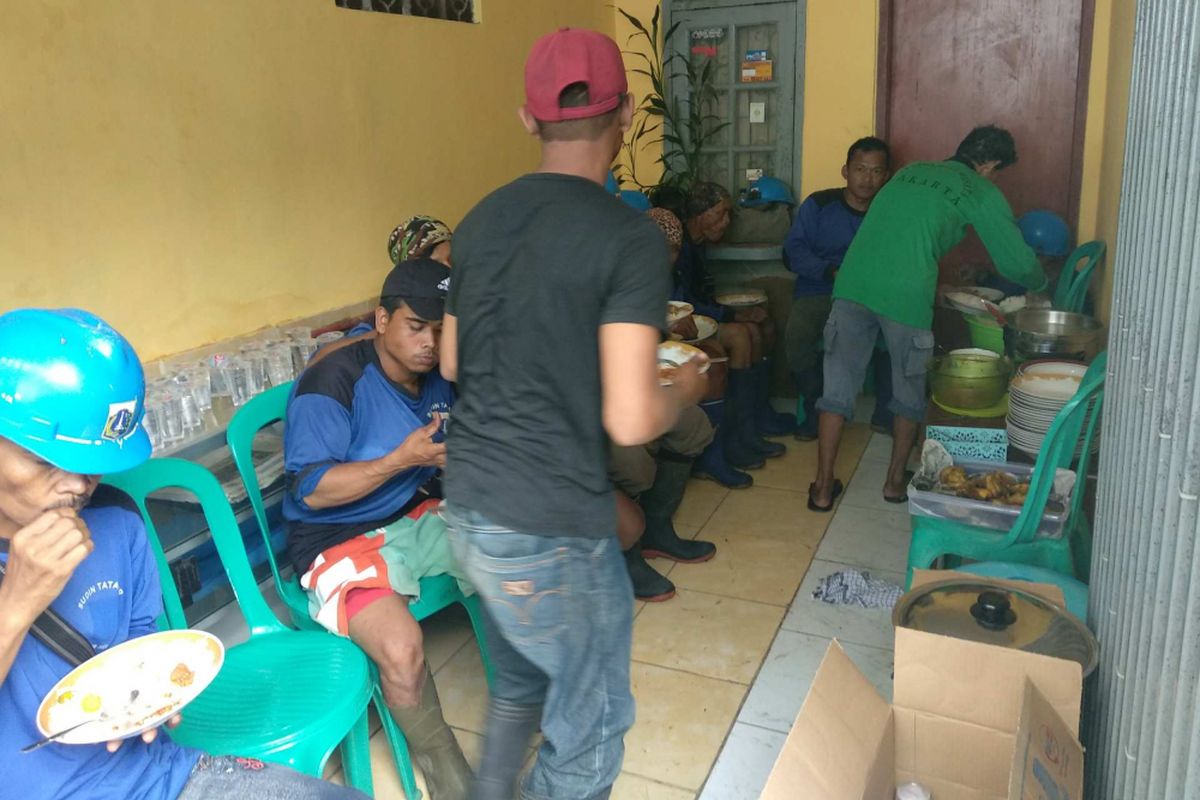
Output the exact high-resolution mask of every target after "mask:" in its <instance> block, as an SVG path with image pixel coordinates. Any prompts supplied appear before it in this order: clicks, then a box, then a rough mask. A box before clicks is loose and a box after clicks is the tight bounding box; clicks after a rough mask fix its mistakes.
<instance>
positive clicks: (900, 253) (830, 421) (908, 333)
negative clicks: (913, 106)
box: [808, 126, 1046, 511]
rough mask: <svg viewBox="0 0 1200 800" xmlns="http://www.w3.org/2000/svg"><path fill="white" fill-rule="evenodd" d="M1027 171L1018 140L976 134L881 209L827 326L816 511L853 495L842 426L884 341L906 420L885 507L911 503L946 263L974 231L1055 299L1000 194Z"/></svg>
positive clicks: (869, 222)
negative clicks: (907, 476)
mask: <svg viewBox="0 0 1200 800" xmlns="http://www.w3.org/2000/svg"><path fill="white" fill-rule="evenodd" d="M1016 160H1017V149H1016V145H1015V144H1014V143H1013V137H1012V134H1010V133H1009V132H1008V131H1006V130H1004V129H1002V128H996V127H993V126H987V127H983V128H976V129H975V130H973V131H971V132H970V133H969V134H968V135H967V138H965V139H963V140H962V143H961V144H959V146H958V150H957V152H955V154H954V157H953V158H951V159H949V160H947V161H936V162H935V161H918V162H915V163H913V164H909V165H908V166H907V167H905V168H904V169H902V170H900V171H899V172H898V173H896V176H895V177H894V178H892V180H891V181H889V182H888V184H887V185H886V186H884V187H883V189H882V190H881V191H880V192H879V194H878V195H877V196H876V197H875V200H874V202H872V204H871V210H870V211H869V212H868V213H867V217H866V219H865V220H863V224H862V227H861V228H859V230H858V234H857V235H856V236H855V237H854V241H853V242H852V243H851V245H850V249H849V250H848V251H847V252H846V258H845V260H844V261H843V262H842V268H841V270H840V271H839V273H838V276H837V282H836V283H835V284H834V287H833V308H832V310H831V311H830V314H829V321H828V322H827V323H826V324H825V334H824V336H825V389H824V394H823V396H822V397H821V399H820V401H819V402H818V403H817V410H818V411H820V412H821V416H820V423H819V432H818V459H819V464H818V469H817V479H816V481H815V482H813V484H812V485H811V486H810V487H809V490H808V507H809V508H810V509H811V510H813V511H829V510H831V509H832V508H833V504H834V500H835V499H836V498H837V496H838V495H839V494H841V491H842V484H841V481H839V480H837V479H836V478H834V476H833V468H834V464H835V463H836V461H837V451H838V443H839V441H840V439H841V436H842V427H843V426H844V425H845V422H846V420H847V419H849V418H851V417H852V416H853V415H854V401H855V399H856V397H857V396H858V392H859V389H861V388H862V383H863V377H864V376H865V374H866V369H867V364H868V362H869V361H870V360H871V351H872V349H873V348H874V346H875V338H876V335H877V333H878V332H880V331H882V333H883V337H884V339H885V341H886V342H887V347H888V352H889V353H890V354H891V357H892V394H893V396H892V401H891V404H890V406H889V407H890V408H891V411H892V413H893V414H894V415H895V421H894V423H893V437H892V459H891V463H890V464H889V466H888V474H887V479H886V481H885V482H884V485H883V499H884V500H887V501H888V502H891V503H903V502H905V501H906V500H907V499H908V498H907V495H906V494H905V480H904V465H905V464H906V463H907V461H908V454H909V451H910V450H912V446H913V443H914V441H915V440H916V435H917V426H918V425H919V424H920V423H921V422H922V421H923V420H924V417H925V402H926V397H925V371H926V368H927V366H928V362H929V359H930V356H931V355H932V353H933V332H932V331H931V330H930V326H931V324H932V322H933V299H934V292H935V290H936V288H937V279H938V260H939V259H941V257H942V256H943V255H945V253H946V251H948V250H949V249H950V248H952V247H954V245H956V244H958V243H959V242H960V241H962V238H963V236H964V235H965V234H966V230H967V226H968V225H970V226H971V227H973V228H974V229H975V231H976V233H978V234H979V238H980V239H981V240H983V244H984V246H985V247H986V248H987V251H988V254H989V255H990V256H991V257H992V261H993V262H995V265H996V268H997V269H998V270H999V271H1000V272H1001V273H1002V274H1004V275H1005V276H1006V277H1008V278H1010V279H1011V280H1014V281H1016V282H1018V283H1020V284H1022V285H1023V286H1026V287H1028V288H1029V289H1030V290H1032V291H1042V290H1043V289H1045V287H1046V275H1045V273H1044V272H1042V267H1041V265H1040V264H1039V263H1038V259H1037V256H1036V255H1035V254H1034V252H1033V250H1031V249H1030V248H1029V246H1028V245H1026V244H1025V241H1024V240H1023V239H1022V238H1021V232H1020V230H1019V229H1018V228H1017V224H1016V222H1015V221H1014V220H1013V214H1012V209H1011V208H1009V206H1008V201H1007V200H1005V199H1004V195H1003V194H1002V193H1001V192H1000V190H999V189H997V188H996V186H995V184H993V183H992V181H993V179H994V178H995V175H996V173H997V172H999V171H1000V170H1002V169H1004V168H1005V167H1007V166H1009V165H1011V164H1013V163H1015V162H1016Z"/></svg>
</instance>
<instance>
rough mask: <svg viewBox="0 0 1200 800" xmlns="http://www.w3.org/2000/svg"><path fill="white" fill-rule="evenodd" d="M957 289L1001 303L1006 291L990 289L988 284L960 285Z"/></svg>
mask: <svg viewBox="0 0 1200 800" xmlns="http://www.w3.org/2000/svg"><path fill="white" fill-rule="evenodd" d="M956 291H959V292H963V293H965V294H973V295H975V296H976V297H982V298H983V299H984V300H987V301H988V302H991V303H999V302H1000V301H1001V300H1003V299H1004V292H1002V291H1000V290H999V289H990V288H988V287H987V286H959V287H958V288H957V289H956Z"/></svg>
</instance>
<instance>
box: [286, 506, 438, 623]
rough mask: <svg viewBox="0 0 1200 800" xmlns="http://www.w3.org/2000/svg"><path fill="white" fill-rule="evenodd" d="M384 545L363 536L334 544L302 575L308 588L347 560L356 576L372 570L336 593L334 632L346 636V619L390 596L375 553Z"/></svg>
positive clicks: (423, 510)
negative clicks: (336, 608) (336, 630)
mask: <svg viewBox="0 0 1200 800" xmlns="http://www.w3.org/2000/svg"><path fill="white" fill-rule="evenodd" d="M440 504H441V501H440V500H437V499H434V498H430V499H429V500H426V501H425V502H423V503H421V504H420V505H418V506H416V507H415V508H413V509H412V511H409V512H408V513H407V514H405V515H404V516H405V517H407V518H408V519H417V518H419V517H422V516H424V515H425V514H428V513H429V512H430V511H433V510H435V509H436V508H437V507H438V506H439V505H440ZM383 545H384V538H383V537H382V536H369V535H367V534H363V535H361V536H355V537H354V538H353V539H349V540H347V541H344V542H342V543H341V544H338V545H334V546H333V547H330V548H329V549H328V550H323V551H321V557H320V558H318V559H317V560H318V561H321V559H324V561H323V562H322V563H321V565H320V566H314V567H312V568H311V569H309V571H308V573H306V575H305V578H306V580H307V581H308V583H309V585H310V586H315V585H316V584H317V582H318V581H319V580H320V578H321V576H322V575H323V574H325V573H326V572H328V571H329V570H330V569H332V568H334V567H340V566H341V565H342V562H344V561H347V560H348V561H350V563H351V564H352V565H353V570H354V571H355V572H358V573H362V572H368V571H371V570H372V568H373V570H374V575H371V576H369V577H362V578H359V579H357V580H353V581H347V582H346V583H344V584H342V586H341V590H340V591H339V592H338V596H337V604H338V613H337V620H338V621H337V626H338V633H340V634H342V635H343V636H348V635H349V631H350V627H349V626H350V618H351V617H353V616H354V615H355V614H357V613H358V612H360V611H362V610H363V609H364V608H366V607H367V606H369V605H370V604H371V603H373V602H375V601H376V600H378V599H379V598H381V597H384V596H386V595H388V594H391V593H392V585H391V583H390V582H389V580H388V565H387V562H386V561H384V559H383V556H381V555H380V554H379V550H380V548H381V547H383Z"/></svg>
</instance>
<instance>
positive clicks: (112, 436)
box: [0, 309, 364, 800]
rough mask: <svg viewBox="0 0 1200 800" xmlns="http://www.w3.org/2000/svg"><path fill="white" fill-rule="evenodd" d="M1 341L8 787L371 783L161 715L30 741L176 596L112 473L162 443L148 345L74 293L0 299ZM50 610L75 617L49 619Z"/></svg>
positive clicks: (15, 793)
mask: <svg viewBox="0 0 1200 800" xmlns="http://www.w3.org/2000/svg"><path fill="white" fill-rule="evenodd" d="M0 353H3V354H4V356H5V357H4V358H3V359H0V398H4V400H5V402H0V567H2V569H0V774H2V775H3V776H4V790H3V795H4V796H5V797H20V798H22V800H42V798H45V800H51V798H54V800H63V798H66V799H67V800H71V799H73V798H79V799H80V800H82V798H117V797H119V798H132V799H133V800H170V799H172V798H180V800H199V799H200V798H217V797H228V798H242V797H254V798H267V800H284V798H287V800H351V798H363V797H364V795H363V794H362V793H361V792H358V791H357V790H354V789H347V788H343V787H341V786H334V785H333V784H329V783H325V782H323V781H320V780H317V779H316V778H312V777H309V776H307V775H302V774H300V773H298V772H296V771H294V770H291V769H288V768H287V767H283V766H280V765H276V764H267V763H264V762H262V761H258V760H256V759H248V758H234V757H231V756H211V755H208V754H205V753H202V752H200V751H199V750H194V749H192V748H188V747H182V746H180V745H178V744H176V743H175V742H173V741H171V740H170V738H169V737H167V736H165V735H158V731H157V730H149V731H146V732H145V733H143V734H142V735H141V737H140V738H137V737H135V738H131V739H130V740H128V741H124V742H122V741H113V742H109V743H108V744H107V745H105V744H103V743H100V744H90V745H89V744H58V743H50V744H47V745H45V746H43V747H40V748H38V749H35V750H31V751H30V752H27V753H23V752H21V749H22V748H23V747H25V746H26V745H30V744H33V743H34V742H37V741H39V740H40V739H41V738H42V733H41V731H39V729H38V727H37V722H36V719H37V714H38V707H39V705H40V703H41V700H42V698H43V697H44V696H45V695H46V694H47V693H48V692H49V691H50V690H51V689H52V688H53V687H54V685H55V684H56V683H58V681H59V680H60V679H62V678H63V677H64V676H65V675H67V673H68V672H70V671H71V666H72V664H74V663H77V662H78V661H79V660H80V658H82V657H84V656H86V655H87V653H88V652H89V651H97V650H106V649H108V648H110V647H114V646H116V645H118V644H121V643H122V642H125V641H128V640H130V639H134V638H136V637H138V636H143V635H145V634H148V633H153V632H154V631H155V630H156V626H155V620H156V619H157V618H158V617H159V615H161V614H162V611H163V602H162V589H161V586H160V583H159V576H158V570H157V567H156V565H155V561H154V556H153V555H152V553H151V550H150V547H149V543H148V540H147V537H146V530H145V527H144V525H143V522H142V517H141V515H140V514H139V513H138V511H137V509H136V507H135V506H134V505H133V502H132V501H131V500H130V499H129V498H128V497H127V496H125V495H124V494H122V493H120V492H118V491H116V490H115V489H113V488H111V487H107V486H106V487H99V485H98V484H99V481H100V475H101V474H102V473H105V472H121V471H124V470H127V469H132V468H133V467H136V466H137V465H139V464H141V463H142V462H144V461H145V460H146V459H147V458H149V457H150V440H149V438H148V437H147V436H146V432H145V431H144V430H143V429H142V427H141V420H142V413H143V409H144V400H145V381H144V378H143V374H142V366H141V364H140V363H139V362H138V358H137V354H136V353H134V351H133V348H132V347H131V346H130V345H129V342H127V341H126V340H125V339H124V338H123V337H122V336H121V335H120V334H119V333H117V332H116V331H115V330H113V329H112V328H111V327H109V326H108V325H107V324H106V323H105V322H104V321H102V320H100V319H99V318H97V317H95V316H93V315H91V314H89V313H87V312H85V311H78V310H74V309H70V310H59V311H47V310H40V309H22V310H18V311H11V312H9V313H7V314H4V315H0ZM50 614H54V615H57V618H58V619H59V620H61V621H63V622H65V623H66V626H69V627H59V628H58V633H57V634H49V633H47V632H46V631H47V630H49V627H50V626H51V625H53V624H54V621H53V619H51V618H50V617H49V615H50ZM75 651H78V653H77V654H76V656H75V657H71V655H72V653H74V652H75ZM178 721H179V717H178V716H176V717H175V718H174V719H173V720H172V721H171V722H168V727H170V726H171V725H172V723H175V724H177V723H178Z"/></svg>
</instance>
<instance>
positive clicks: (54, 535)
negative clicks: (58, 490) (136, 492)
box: [0, 508, 92, 625]
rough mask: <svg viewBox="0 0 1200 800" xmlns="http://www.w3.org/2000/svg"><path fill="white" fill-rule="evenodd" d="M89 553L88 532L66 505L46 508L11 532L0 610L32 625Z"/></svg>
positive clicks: (90, 542)
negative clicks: (14, 531)
mask: <svg viewBox="0 0 1200 800" xmlns="http://www.w3.org/2000/svg"><path fill="white" fill-rule="evenodd" d="M91 552H92V535H91V532H90V531H89V530H88V527H87V525H86V524H85V523H84V521H83V520H82V519H80V518H79V515H78V514H76V513H75V511H74V510H73V509H70V508H56V509H53V510H51V511H47V512H45V513H44V514H42V515H41V516H40V517H38V518H37V519H35V520H34V521H33V522H31V523H30V524H28V525H26V526H25V527H24V528H22V529H20V530H19V531H17V532H16V533H14V534H13V537H12V541H11V542H10V544H9V557H8V565H7V566H6V568H5V572H6V575H5V578H4V583H3V584H0V598H3V602H2V603H0V605H3V607H4V613H5V614H8V615H13V617H14V618H15V619H18V620H20V621H21V622H22V623H24V624H27V625H31V624H33V621H34V620H35V619H37V616H38V615H39V614H41V613H42V612H43V611H45V610H46V608H47V607H48V606H49V605H50V603H51V602H53V601H54V598H56V597H58V595H59V593H60V592H61V591H62V589H63V587H64V586H66V584H67V581H68V580H70V578H71V575H72V574H73V573H74V572H75V568H76V567H78V566H79V564H80V562H82V561H83V560H84V559H85V558H87V557H88V554H89V553H91Z"/></svg>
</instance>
